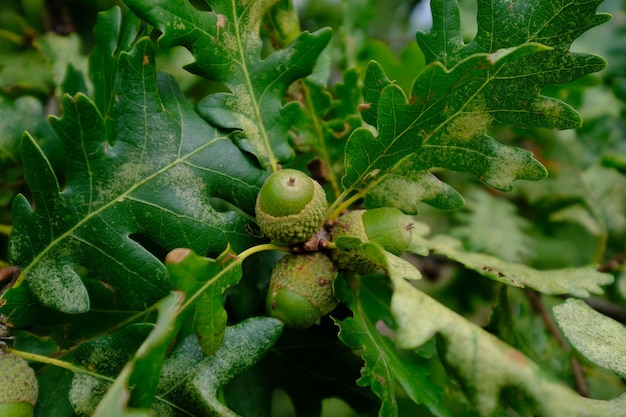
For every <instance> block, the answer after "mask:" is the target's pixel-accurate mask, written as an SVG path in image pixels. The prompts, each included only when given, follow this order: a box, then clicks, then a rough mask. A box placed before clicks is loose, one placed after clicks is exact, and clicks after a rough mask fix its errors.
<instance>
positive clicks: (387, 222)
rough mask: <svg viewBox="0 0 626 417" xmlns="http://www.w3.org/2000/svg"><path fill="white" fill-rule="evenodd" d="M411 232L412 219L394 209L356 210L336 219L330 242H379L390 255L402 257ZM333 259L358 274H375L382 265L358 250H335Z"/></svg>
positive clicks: (341, 266)
mask: <svg viewBox="0 0 626 417" xmlns="http://www.w3.org/2000/svg"><path fill="white" fill-rule="evenodd" d="M412 229H413V223H412V222H411V219H410V217H408V216H406V215H405V214H404V213H402V212H401V211H400V210H398V209H396V208H393V207H381V208H377V209H372V210H354V211H351V212H349V213H347V214H344V215H343V216H341V217H339V219H337V223H336V225H335V226H334V227H333V230H332V233H331V241H335V240H336V239H337V238H338V237H340V236H353V237H357V238H359V239H360V240H361V241H362V242H376V243H378V244H380V245H381V246H382V247H383V249H385V250H386V251H387V252H390V253H392V254H394V255H396V256H400V255H402V254H403V253H404V252H405V251H406V250H407V249H408V247H409V244H410V243H411V234H412ZM332 257H333V259H334V260H335V262H336V263H337V265H338V266H339V268H341V269H343V270H345V271H350V272H356V273H359V274H364V273H367V272H372V271H374V270H376V269H377V268H378V267H379V266H380V265H377V264H376V263H374V262H372V261H371V260H370V259H368V258H366V257H364V256H362V255H360V254H359V253H357V252H356V251H343V250H340V249H334V250H333V251H332Z"/></svg>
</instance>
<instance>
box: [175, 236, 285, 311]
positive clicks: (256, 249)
mask: <svg viewBox="0 0 626 417" xmlns="http://www.w3.org/2000/svg"><path fill="white" fill-rule="evenodd" d="M267 250H278V251H282V252H290V251H291V249H290V248H289V247H288V246H284V245H277V244H275V243H264V244H262V245H256V246H253V247H251V248H248V249H246V250H244V251H243V252H241V253H240V254H239V255H237V257H236V258H235V260H234V261H232V262H229V263H228V265H226V266H225V267H224V268H223V269H222V270H221V271H220V272H219V273H217V274H216V275H215V276H214V277H213V278H211V279H209V280H208V281H207V282H205V283H204V285H202V287H200V288H199V289H198V291H196V292H195V293H194V294H193V295H192V296H191V297H189V298H188V299H187V300H186V301H185V303H184V304H183V305H182V306H181V308H180V310H181V311H184V310H185V309H187V308H188V307H189V306H191V305H192V304H193V303H194V302H195V301H196V299H197V298H198V297H200V295H201V294H202V293H204V291H206V290H207V289H208V288H209V287H210V286H211V285H213V284H214V283H215V281H217V280H219V279H220V277H221V276H222V275H224V274H225V273H227V272H229V271H230V270H231V269H232V268H234V267H236V266H238V265H240V264H241V263H243V261H244V260H245V259H246V258H247V257H249V256H251V255H254V254H255V253H258V252H263V251H267Z"/></svg>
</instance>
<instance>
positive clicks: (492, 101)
mask: <svg viewBox="0 0 626 417" xmlns="http://www.w3.org/2000/svg"><path fill="white" fill-rule="evenodd" d="M535 3H536V4H535ZM599 3H600V2H599V1H594V2H583V1H576V2H574V3H573V4H572V5H571V6H572V7H560V6H555V5H553V4H552V3H550V2H546V4H544V2H530V1H529V2H521V4H520V2H518V3H515V5H511V6H510V5H509V4H508V3H502V2H490V1H489V2H487V1H485V2H480V6H479V12H478V26H479V31H478V34H477V36H476V39H475V40H474V41H473V42H471V43H469V44H467V45H466V44H465V43H464V42H463V39H462V36H461V30H460V19H459V10H458V5H457V3H456V1H453V0H442V1H437V2H433V4H432V8H433V16H434V22H433V28H432V30H431V31H430V32H429V33H428V34H418V37H417V40H418V44H419V45H420V47H421V48H422V50H423V51H424V53H425V55H426V58H427V62H428V63H429V64H428V65H427V67H426V68H425V69H424V70H423V71H422V72H421V73H420V74H419V75H418V77H417V79H416V81H415V82H414V84H413V87H412V89H411V92H410V94H409V97H406V96H405V95H404V92H403V91H402V90H401V89H400V88H399V87H398V86H397V85H396V84H394V83H392V82H391V81H390V80H389V79H388V78H387V77H386V76H385V74H384V72H383V70H382V68H380V67H379V66H378V65H377V64H375V63H374V64H371V65H370V67H369V69H368V75H367V76H366V81H365V87H364V97H365V100H366V102H367V103H368V105H369V106H370V108H369V110H367V111H366V112H364V115H363V116H364V119H365V120H366V121H367V122H368V123H370V124H372V125H374V126H376V127H377V128H378V134H377V136H375V135H373V134H372V133H371V132H370V131H368V130H365V129H361V130H357V131H355V132H354V134H353V135H352V137H351V138H350V140H349V141H348V144H347V147H346V175H345V177H344V178H343V185H344V187H345V188H347V189H349V190H351V189H357V190H361V193H362V194H365V192H367V191H369V190H370V189H373V192H374V193H376V187H377V186H379V187H381V188H382V190H384V191H381V190H379V191H380V192H377V193H376V194H377V198H376V199H372V200H370V204H373V205H394V206H397V207H399V208H402V209H404V210H410V211H411V212H415V210H414V208H412V207H411V206H407V203H404V202H402V198H401V197H400V196H401V195H402V194H403V192H404V193H406V192H407V190H408V191H409V195H411V196H416V197H417V198H420V197H421V196H422V195H427V196H428V198H430V199H431V201H433V202H434V203H435V205H437V206H441V207H442V208H450V207H452V208H455V207H458V205H459V200H458V197H457V198H456V200H455V196H454V193H452V192H451V191H450V190H448V189H446V188H445V187H440V189H439V190H438V191H437V193H438V194H441V196H440V197H439V199H434V200H433V197H432V195H428V193H427V192H425V191H424V190H423V185H422V183H423V180H421V179H420V181H416V180H415V178H413V177H414V176H415V175H414V173H415V172H416V170H417V171H420V170H422V171H426V170H428V169H430V168H432V167H443V168H448V169H452V170H457V171H465V172H471V173H473V174H475V175H476V176H478V177H479V178H480V179H481V180H482V181H483V182H485V183H486V184H488V185H490V186H492V187H494V188H497V189H501V190H510V189H511V188H512V182H513V181H514V180H516V179H527V180H538V179H541V178H543V177H545V175H546V171H545V169H544V168H543V166H542V165H541V164H540V163H539V162H537V161H536V160H535V159H533V158H532V155H531V154H530V153H529V152H527V151H524V150H521V149H518V148H514V147H510V146H505V145H502V144H500V143H498V142H497V141H495V140H494V139H493V138H491V137H489V136H487V134H486V132H487V129H488V128H489V127H490V126H491V125H493V124H497V123H506V124H512V125H516V126H523V127H550V128H554V127H556V128H561V129H566V128H575V127H578V126H580V123H581V119H580V116H579V115H578V114H577V113H576V111H575V110H573V109H572V108H571V107H570V106H568V105H566V104H565V103H563V102H561V101H559V100H556V99H552V98H548V97H544V96H541V95H540V90H541V88H542V87H543V86H545V85H548V84H560V83H566V82H570V81H572V80H575V79H577V78H579V77H581V76H583V75H586V74H589V73H591V72H595V71H599V70H600V69H602V68H603V67H604V65H605V61H604V60H603V59H602V58H600V57H597V56H594V55H588V54H573V53H571V52H570V51H569V47H570V45H571V43H572V41H573V40H574V39H575V38H576V37H578V36H579V35H580V34H581V33H583V32H584V31H585V30H587V29H589V28H591V27H593V26H596V25H599V24H600V23H602V22H604V21H605V20H606V19H607V15H602V14H596V13H595V9H596V8H597V6H598V4H599ZM509 6H510V7H509ZM574 21H575V22H576V25H575V28H572V27H571V24H569V22H574ZM405 165H409V166H411V172H412V173H413V175H412V176H409V175H406V173H403V172H402V171H403V166H405ZM404 171H406V170H404ZM424 175H427V174H424ZM390 190H391V192H390ZM431 190H432V188H431Z"/></svg>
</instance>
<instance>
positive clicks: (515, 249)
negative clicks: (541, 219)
mask: <svg viewBox="0 0 626 417" xmlns="http://www.w3.org/2000/svg"><path fill="white" fill-rule="evenodd" d="M466 195H467V200H468V203H467V205H466V207H465V208H466V209H465V210H463V211H459V212H457V213H455V216H454V217H455V220H456V221H457V222H459V223H460V225H459V226H455V227H454V228H452V229H451V230H450V235H452V236H453V237H457V238H459V239H461V240H462V241H463V243H464V244H465V247H466V248H467V249H468V250H470V251H472V252H481V253H486V254H489V255H494V256H497V257H499V258H501V259H503V260H505V261H511V262H520V261H524V260H527V259H528V258H529V257H530V255H532V249H531V247H532V243H533V240H532V238H531V237H530V236H529V234H528V231H529V229H530V223H529V222H528V220H526V219H524V218H523V217H521V216H520V215H519V214H518V208H517V206H515V205H514V204H513V203H511V202H510V201H509V200H507V199H506V198H502V197H501V198H498V196H497V195H496V196H494V195H493V194H491V193H488V192H487V191H486V190H484V189H482V188H473V189H470V190H469V191H468V192H467V194H466Z"/></svg>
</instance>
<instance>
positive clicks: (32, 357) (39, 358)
mask: <svg viewBox="0 0 626 417" xmlns="http://www.w3.org/2000/svg"><path fill="white" fill-rule="evenodd" d="M8 351H9V352H11V353H13V354H14V355H15V356H19V357H20V358H22V359H25V360H27V361H35V362H40V363H46V364H48V365H53V366H56V367H59V368H63V369H67V370H68V371H71V372H74V373H81V374H85V375H89V376H92V377H94V378H98V379H104V380H106V381H109V382H113V381H115V379H114V378H111V377H108V376H106V375H101V374H98V373H96V372H92V371H89V370H87V369H85V368H81V367H80V366H76V365H73V364H71V363H69V362H66V361H62V360H60V359H54V358H50V357H48V356H43V355H37V354H36V353H30V352H24V351H21V350H16V349H11V348H9V349H8Z"/></svg>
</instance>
